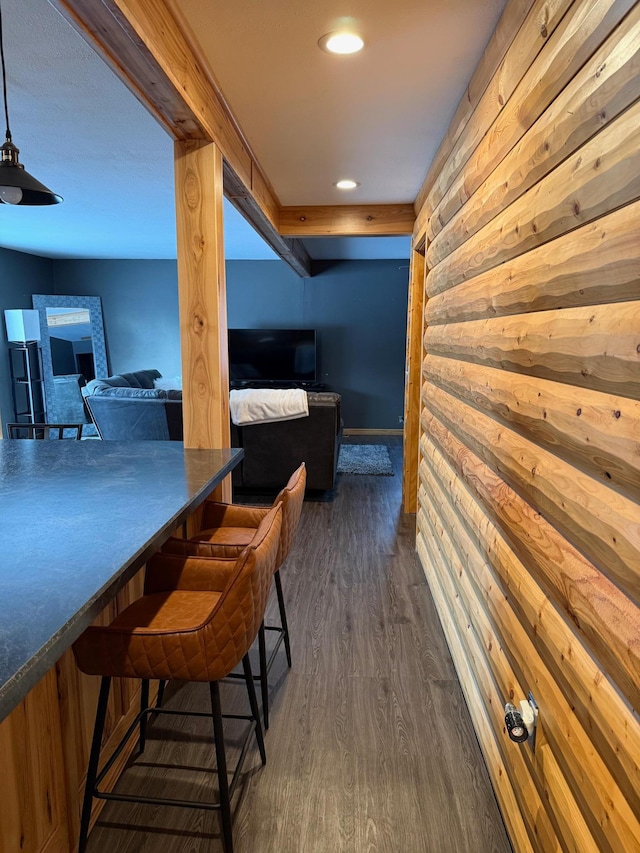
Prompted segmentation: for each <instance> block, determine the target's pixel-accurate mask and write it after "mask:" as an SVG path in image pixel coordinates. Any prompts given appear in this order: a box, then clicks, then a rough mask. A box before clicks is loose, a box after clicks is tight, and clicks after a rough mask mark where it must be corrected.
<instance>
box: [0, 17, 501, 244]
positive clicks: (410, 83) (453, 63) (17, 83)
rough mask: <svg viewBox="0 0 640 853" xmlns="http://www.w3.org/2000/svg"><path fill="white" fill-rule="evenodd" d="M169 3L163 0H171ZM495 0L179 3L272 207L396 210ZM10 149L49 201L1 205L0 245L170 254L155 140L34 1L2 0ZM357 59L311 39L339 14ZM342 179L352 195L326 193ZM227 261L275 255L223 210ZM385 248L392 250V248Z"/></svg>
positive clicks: (411, 191)
mask: <svg viewBox="0 0 640 853" xmlns="http://www.w3.org/2000/svg"><path fill="white" fill-rule="evenodd" d="M175 2H177V0H175ZM503 5H504V0H396V2H394V3H390V2H389V0H350V2H347V4H346V5H345V3H344V0H342V2H340V3H338V0H315V2H310V0H272V2H265V0H244V2H235V3H232V2H222V0H180V3H179V6H180V9H181V11H182V13H183V14H184V15H185V16H186V17H187V18H188V19H189V21H190V22H191V24H192V25H193V27H194V29H195V31H196V32H198V33H199V35H200V38H201V42H202V44H203V46H204V49H205V51H206V52H207V56H208V57H209V63H210V65H211V68H212V69H213V71H214V73H215V75H216V76H217V78H218V79H219V81H220V82H221V84H222V88H223V91H224V93H225V96H226V98H227V100H228V102H229V103H230V105H231V108H232V110H233V111H234V113H235V114H236V116H237V118H238V119H239V122H240V124H241V126H242V128H243V130H244V132H245V135H246V136H247V138H248V140H249V142H250V144H251V146H252V147H253V149H254V151H255V153H256V155H257V156H258V159H259V161H260V162H261V164H262V166H263V168H264V170H265V172H266V174H267V176H268V177H269V179H270V181H271V182H272V184H273V186H274V188H275V191H276V193H277V194H278V196H279V198H280V200H281V201H282V202H283V203H284V204H323V203H351V202H359V201H366V202H385V201H388V202H399V201H411V200H413V198H414V197H415V195H416V193H417V190H418V188H419V186H420V184H421V182H422V180H423V178H424V175H425V173H426V170H427V167H428V164H429V162H430V160H431V158H432V156H433V154H434V153H435V151H436V149H437V147H438V145H439V143H440V140H441V138H442V136H443V134H444V131H445V130H446V127H447V125H448V122H449V120H450V118H451V116H452V114H453V112H454V111H455V108H456V106H457V103H458V101H459V100H460V97H461V95H462V93H463V91H464V88H465V86H466V84H467V82H468V80H469V78H470V76H471V74H472V72H473V69H474V67H475V65H476V63H477V61H478V59H479V57H480V56H481V54H482V50H483V48H484V46H485V44H486V42H487V40H488V39H489V36H490V34H491V32H492V30H493V28H494V26H495V23H496V21H497V18H498V16H499V13H500V11H501V9H502V7H503ZM2 9H3V21H4V29H5V52H6V59H7V72H8V73H7V76H8V86H9V108H10V117H11V126H12V131H13V136H14V142H15V143H16V144H17V145H18V147H19V148H20V150H21V160H22V162H23V163H24V164H25V166H26V168H27V170H28V171H29V172H31V173H32V174H33V175H34V176H35V177H37V178H38V179H39V180H41V181H43V182H44V183H45V184H47V185H48V186H50V187H51V188H52V189H53V190H55V192H58V193H60V194H61V195H62V196H63V197H64V199H65V201H64V203H63V204H61V205H56V206H53V207H44V208H29V207H12V206H10V205H0V246H2V247H6V248H15V249H18V250H21V251H27V252H32V253H36V254H42V255H44V256H50V257H95V258H174V257H175V222H174V215H175V210H174V197H173V153H172V152H173V147H172V142H171V140H170V139H169V137H168V136H167V135H166V134H165V132H164V131H163V129H162V128H161V127H160V126H159V125H158V124H156V122H155V121H154V119H152V118H151V117H150V116H149V115H148V114H147V113H146V111H145V110H144V109H143V108H142V107H141V106H140V104H139V103H138V102H137V100H136V99H135V98H134V97H133V96H132V95H131V94H130V93H129V92H128V91H127V90H126V89H125V88H124V86H123V85H122V84H121V83H120V82H119V81H118V80H117V79H116V77H115V76H114V75H113V74H112V72H111V71H110V70H109V69H108V68H107V66H106V65H105V64H104V63H103V62H102V61H101V60H100V59H99V58H97V57H96V55H95V54H94V53H93V52H92V50H91V49H90V48H89V47H88V46H87V45H86V44H85V43H84V41H83V40H82V39H81V38H80V37H79V36H78V35H77V33H75V31H73V30H72V29H71V27H70V26H69V24H68V23H67V22H66V21H65V20H64V19H63V18H62V17H61V16H60V15H59V14H58V12H57V11H56V10H55V9H54V8H53V7H51V6H50V5H49V3H48V2H47V1H46V0H2ZM342 12H345V13H347V14H348V15H350V16H351V17H353V18H355V19H356V20H357V21H359V22H361V23H362V33H363V35H364V37H365V40H366V42H367V47H366V49H365V51H364V52H363V53H362V54H361V55H359V56H352V57H334V56H329V55H327V54H324V53H323V52H322V51H320V50H319V48H318V47H317V46H316V42H317V40H318V38H319V37H320V36H321V35H323V33H325V32H327V31H329V30H331V29H334V28H335V26H336V23H337V21H338V15H339V13H342ZM344 175H352V176H354V177H355V178H356V180H358V181H360V182H361V187H359V188H358V189H357V190H356V191H355V193H351V194H349V195H348V196H346V195H345V194H338V191H337V190H335V189H334V188H333V187H332V186H331V185H332V183H333V181H335V180H337V179H338V178H339V177H341V176H344ZM226 223H227V227H226V231H227V234H226V240H225V245H226V251H227V257H229V258H230V259H233V258H251V257H256V258H264V257H274V255H273V253H272V252H271V250H270V249H268V248H267V247H266V246H265V245H264V243H262V241H261V240H260V238H258V237H257V236H256V235H255V234H254V232H253V231H252V230H251V229H250V228H249V227H248V226H247V225H246V224H245V223H244V220H242V218H241V217H240V216H239V215H238V214H237V212H236V211H235V210H234V209H232V208H231V207H230V206H227V211H226ZM307 245H308V246H309V249H310V252H311V254H312V256H317V257H321V258H327V257H331V256H333V257H349V258H351V257H391V256H393V257H406V256H408V252H409V240H408V238H401V239H400V240H398V239H396V240H391V241H387V240H376V239H375V238H369V239H359V240H357V239H356V240H350V239H348V240H336V241H333V240H331V241H328V240H317V241H316V240H311V241H308V243H307ZM399 253H400V254H399Z"/></svg>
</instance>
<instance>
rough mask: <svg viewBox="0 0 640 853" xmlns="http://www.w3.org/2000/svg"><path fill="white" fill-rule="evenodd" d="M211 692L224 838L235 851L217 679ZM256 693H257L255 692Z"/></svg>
mask: <svg viewBox="0 0 640 853" xmlns="http://www.w3.org/2000/svg"><path fill="white" fill-rule="evenodd" d="M209 692H210V694H211V716H212V718H213V736H214V739H215V745H216V761H217V764H218V786H219V788H220V820H221V823H222V840H223V844H224V849H225V853H233V836H232V832H231V801H230V799H229V779H228V778H227V756H226V754H225V749H224V732H223V728H222V710H221V708H220V687H219V685H218V682H217V681H211V682H210V683H209ZM254 695H255V694H254Z"/></svg>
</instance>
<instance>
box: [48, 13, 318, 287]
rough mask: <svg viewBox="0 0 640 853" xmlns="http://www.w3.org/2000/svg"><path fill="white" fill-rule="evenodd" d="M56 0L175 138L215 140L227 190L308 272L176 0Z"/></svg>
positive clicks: (284, 254) (301, 271) (281, 251)
mask: <svg viewBox="0 0 640 853" xmlns="http://www.w3.org/2000/svg"><path fill="white" fill-rule="evenodd" d="M52 3H53V5H55V6H56V7H57V8H58V9H59V10H60V12H61V13H62V14H63V15H64V16H65V18H67V20H68V21H69V22H70V23H71V24H72V25H73V26H74V27H75V29H76V30H77V31H78V32H79V33H80V35H81V36H82V37H83V38H84V39H85V41H86V42H87V43H88V44H89V45H90V46H91V47H92V48H93V49H94V50H95V51H96V52H97V53H98V54H99V55H100V56H101V57H102V58H103V59H104V60H105V61H106V62H107V64H108V65H109V66H110V67H111V68H112V69H113V71H114V72H115V73H116V74H117V76H118V77H119V78H120V80H122V82H123V83H124V84H125V86H127V88H128V89H129V90H130V91H131V92H132V93H133V94H134V95H135V96H136V97H137V98H138V100H139V101H140V102H141V103H142V105H143V106H144V107H146V109H147V110H148V111H149V112H150V113H151V115H153V116H154V118H156V119H157V121H159V122H160V124H162V126H163V127H164V128H165V129H166V130H167V132H168V133H169V134H170V135H171V136H172V137H173V139H174V140H179V141H185V140H188V139H199V140H203V141H207V142H215V143H216V145H217V146H218V147H219V149H220V151H221V152H222V155H223V157H224V161H225V195H227V196H236V197H237V196H242V197H243V198H244V199H245V202H244V203H242V204H239V203H238V199H237V198H231V201H233V203H234V204H235V205H236V207H238V209H240V210H241V211H242V213H243V214H244V216H245V217H246V218H247V219H248V220H249V222H250V223H251V224H252V225H253V227H254V228H255V229H256V231H258V233H259V234H261V236H262V237H263V238H264V239H265V240H266V242H267V243H268V244H269V245H270V246H271V247H272V248H273V250H274V251H275V252H276V253H277V254H278V255H279V256H280V257H281V258H282V260H284V261H285V262H286V263H287V264H289V265H290V266H291V267H292V268H293V269H294V270H295V271H296V272H297V273H298V275H303V276H310V275H311V260H310V258H309V256H308V254H307V253H306V251H305V250H304V247H303V246H301V245H298V243H297V242H296V241H292V240H286V239H284V238H283V237H281V236H280V234H279V233H278V216H279V209H280V204H279V201H278V199H277V197H276V195H275V193H274V192H273V190H272V188H271V186H270V184H269V181H268V180H267V178H266V176H265V175H264V173H263V172H262V170H261V168H260V166H259V164H258V161H257V159H256V157H255V156H254V154H253V152H252V151H251V148H250V146H249V145H248V143H247V141H246V139H245V138H244V135H243V133H242V131H241V129H240V127H239V125H238V123H237V121H236V120H235V118H234V116H233V114H232V113H231V110H230V109H229V107H228V105H227V103H226V101H225V99H224V97H223V96H222V93H221V91H220V87H219V86H218V83H217V81H216V80H215V77H214V76H213V73H212V72H211V70H210V69H209V68H208V66H207V64H206V61H205V60H204V58H203V56H202V55H201V54H200V52H199V49H198V48H197V47H196V46H195V45H194V43H193V41H192V39H190V37H189V36H188V34H187V31H186V29H185V23H184V19H183V17H182V15H181V14H180V13H179V11H178V7H176V6H175V4H174V3H173V2H172V0H52ZM230 176H233V180H231V178H230ZM239 186H240V187H241V188H242V189H241V192H240V191H239V190H238V187H239Z"/></svg>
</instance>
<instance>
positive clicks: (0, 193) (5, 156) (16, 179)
mask: <svg viewBox="0 0 640 853" xmlns="http://www.w3.org/2000/svg"><path fill="white" fill-rule="evenodd" d="M0 152H2V159H1V160H0V202H2V203H3V204H31V205H36V204H59V203H60V202H61V201H62V196H59V195H57V194H56V193H54V192H51V190H50V189H48V187H45V185H44V184H41V183H40V181H37V180H36V179H35V178H34V177H33V176H32V175H30V174H29V172H27V171H26V170H25V168H24V166H23V165H22V163H20V162H19V161H18V154H19V153H20V150H19V149H18V148H16V146H15V145H14V144H13V142H11V140H10V139H9V137H7V140H6V142H5V143H4V145H2V146H0Z"/></svg>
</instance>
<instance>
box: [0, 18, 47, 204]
mask: <svg viewBox="0 0 640 853" xmlns="http://www.w3.org/2000/svg"><path fill="white" fill-rule="evenodd" d="M0 65H1V66H2V92H3V95H4V117H5V119H6V122H7V130H6V133H5V142H4V145H0V153H1V155H2V156H1V158H0V203H3V204H28V205H36V204H58V203H59V202H61V201H62V196H59V195H56V193H53V192H51V190H50V189H48V188H47V187H45V185H44V184H41V183H40V181H37V180H36V179H35V178H34V177H32V175H30V174H29V172H27V171H26V170H25V168H24V166H23V165H22V163H20V162H19V160H18V154H19V153H20V150H19V149H18V148H16V146H15V145H14V144H13V141H12V139H11V130H10V129H9V107H8V104H7V71H6V68H5V64H4V40H3V33H2V6H1V5H0Z"/></svg>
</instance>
